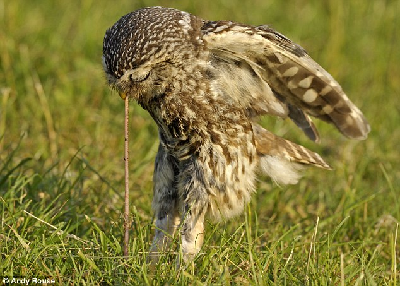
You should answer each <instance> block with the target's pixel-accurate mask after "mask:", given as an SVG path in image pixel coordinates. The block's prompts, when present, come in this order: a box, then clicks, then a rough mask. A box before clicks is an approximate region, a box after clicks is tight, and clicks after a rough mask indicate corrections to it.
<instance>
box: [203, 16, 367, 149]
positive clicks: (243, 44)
mask: <svg viewBox="0 0 400 286" xmlns="http://www.w3.org/2000/svg"><path fill="white" fill-rule="evenodd" d="M202 31H203V40H204V41H205V42H206V45H207V48H208V49H209V51H210V61H211V63H212V65H213V67H214V68H215V70H216V73H217V75H216V76H217V77H219V78H218V80H217V81H215V82H216V86H215V87H214V88H217V89H219V92H220V93H222V94H224V95H225V96H226V97H227V98H229V99H230V100H232V101H234V102H235V103H237V104H241V105H242V106H243V107H244V108H246V109H247V110H248V111H249V114H250V115H263V114H273V115H278V116H282V117H285V116H289V117H290V118H291V119H292V120H293V121H294V122H295V123H296V124H297V126H299V127H300V128H301V129H303V131H304V132H305V134H306V135H307V136H308V137H309V138H311V139H312V140H314V141H317V140H318V133H317V131H316V129H315V126H314V124H313V123H312V121H311V118H310V117H309V115H311V116H313V117H317V118H319V119H322V120H324V121H327V122H330V123H333V124H334V125H335V126H336V127H337V128H338V130H339V131H340V132H341V133H343V134H344V135H345V136H347V137H349V138H353V139H365V138H366V137H367V134H368V132H369V131H370V127H369V124H368V123H367V121H366V119H365V117H364V116H363V114H362V113H361V111H360V110H359V109H358V108H357V107H356V106H355V105H354V104H353V103H352V102H351V101H350V100H349V99H348V98H347V96H346V94H345V93H344V92H343V90H342V88H341V87H340V85H339V84H338V83H337V82H336V81H335V80H334V79H333V78H332V76H331V75H330V74H329V73H328V72H327V71H325V70H324V69H323V68H322V67H321V66H319V65H318V64H317V63H316V62H315V61H314V60H313V59H312V58H311V57H310V56H309V55H308V54H307V53H306V51H305V50H304V49H303V48H302V47H300V46H299V45H297V44H295V43H293V42H292V41H291V40H289V39H288V38H286V37H285V36H283V35H282V34H280V33H278V32H276V31H275V30H273V29H271V28H269V27H268V26H258V27H253V26H246V25H242V24H238V23H235V22H230V21H215V22H212V21H210V22H206V23H205V24H204V26H203V27H202Z"/></svg>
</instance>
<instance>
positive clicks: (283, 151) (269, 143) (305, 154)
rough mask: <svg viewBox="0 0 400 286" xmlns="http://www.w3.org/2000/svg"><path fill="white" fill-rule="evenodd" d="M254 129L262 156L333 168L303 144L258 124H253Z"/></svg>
mask: <svg viewBox="0 0 400 286" xmlns="http://www.w3.org/2000/svg"><path fill="white" fill-rule="evenodd" d="M253 131H254V134H255V140H256V147H257V152H258V154H259V155H261V156H262V155H265V156H274V157H280V158H284V159H286V160H287V161H290V162H294V163H299V164H304V165H313V166H316V167H320V168H323V169H331V167H330V166H329V165H328V164H327V163H326V162H325V161H324V160H323V159H322V158H321V156H320V155H319V154H317V153H314V152H312V151H310V150H308V149H307V148H305V147H303V146H301V145H298V144H295V143H293V142H290V141H289V140H285V139H283V138H281V137H279V136H276V135H275V134H273V133H271V132H269V131H267V130H265V129H264V128H262V127H261V126H259V125H256V124H254V125H253Z"/></svg>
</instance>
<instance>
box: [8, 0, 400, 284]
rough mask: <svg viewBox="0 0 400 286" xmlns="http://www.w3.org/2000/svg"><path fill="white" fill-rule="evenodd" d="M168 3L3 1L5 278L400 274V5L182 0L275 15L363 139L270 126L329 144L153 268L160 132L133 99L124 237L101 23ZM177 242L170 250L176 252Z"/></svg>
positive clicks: (214, 11)
mask: <svg viewBox="0 0 400 286" xmlns="http://www.w3.org/2000/svg"><path fill="white" fill-rule="evenodd" d="M151 5H163V6H170V5H171V4H170V3H169V1H130V0H129V1H128V0H126V1H118V3H117V2H113V1H105V0H97V1H92V0H82V1H56V2H55V1H50V0H43V1H22V0H14V1H7V0H0V94H1V96H0V216H1V223H0V253H1V254H0V257H1V259H0V277H8V278H11V277H27V278H30V279H32V278H34V277H37V278H52V279H54V280H55V281H56V283H57V284H75V283H76V284H86V285H93V284H94V285H96V284H107V283H108V284H113V285H121V284H125V283H128V284H137V285H142V284H152V285H158V284H167V285H168V284H169V285H174V284H177V285H186V284H194V285H200V284H214V285H228V284H238V285H239V284H250V285H263V284H265V285H270V284H276V285H396V284H399V283H400V282H399V281H400V277H399V271H400V270H399V269H400V267H399V266H398V264H399V261H400V246H399V245H400V239H399V236H400V235H399V234H398V233H399V229H398V222H399V221H400V196H399V195H400V188H399V186H400V164H399V162H400V152H399V150H400V148H399V146H398V142H400V127H399V123H400V101H399V94H400V49H399V47H398V43H399V41H400V29H399V27H400V17H399V15H400V1H398V0H397V1H396V0H395V1H389V0H386V1H385V0H375V1H363V0H352V1H345V0H326V1H316V0H311V1H301V0H298V1H294V0H289V1H278V0H275V1H274V0H271V1H259V0H252V1H239V0H232V1H209V3H207V4H205V3H204V2H203V1H185V0H178V1H174V7H175V8H178V9H181V10H186V11H189V12H192V13H194V14H196V15H199V16H201V17H203V18H207V19H231V20H235V21H239V22H245V23H250V24H271V25H272V26H273V27H274V28H276V29H277V30H279V31H280V32H282V33H283V34H285V35H287V36H288V37H290V38H292V39H293V40H295V41H296V42H298V43H300V44H301V45H302V46H303V47H305V48H306V49H307V50H308V52H309V53H310V54H311V56H312V57H313V58H315V59H316V60H317V61H318V62H319V63H321V65H322V66H324V67H325V68H326V69H327V70H328V71H330V72H331V73H332V75H333V76H334V77H335V78H336V79H337V80H338V81H339V82H340V83H341V84H342V86H343V88H344V89H345V91H346V92H347V94H348V95H349V97H350V98H351V99H352V100H353V101H354V102H355V103H356V104H357V105H358V106H360V108H361V109H362V110H363V111H364V113H365V115H366V117H367V118H368V119H369V121H370V123H371V126H372V131H371V134H370V137H369V138H368V139H367V140H366V141H363V142H354V141H349V140H347V139H344V138H343V137H342V136H341V135H340V134H338V132H336V131H335V130H334V129H333V128H332V127H330V126H327V125H326V124H323V123H319V124H318V127H319V129H320V134H321V137H322V142H321V144H319V145H316V144H313V143H312V142H309V141H307V139H306V138H305V136H304V135H302V134H301V132H300V131H298V130H296V128H295V127H294V126H293V124H291V123H289V122H286V121H285V122H283V121H275V120H271V119H268V120H267V119H265V120H263V123H264V124H265V126H266V127H267V128H268V129H270V130H271V131H273V132H275V133H278V134H280V135H284V136H285V137H286V138H288V139H291V140H293V141H295V142H297V143H300V144H304V145H305V146H307V147H309V148H310V149H312V150H315V151H317V152H319V153H320V154H322V155H323V157H324V158H325V159H326V160H327V161H328V162H329V163H330V164H331V165H332V166H333V168H334V170H333V171H323V170H315V169H312V170H311V169H310V170H309V171H308V172H307V176H306V177H305V178H304V179H303V180H302V181H301V182H300V183H299V184H298V185H296V186H290V187H278V186H276V185H274V184H273V183H271V181H270V180H268V179H267V178H262V179H261V180H260V182H259V184H258V188H257V194H256V195H254V196H253V200H252V202H251V204H250V205H249V207H248V208H247V209H246V212H245V214H243V215H242V216H241V217H239V218H238V219H235V220H232V221H228V222H224V223H219V224H212V223H207V230H206V241H205V244H204V247H203V248H202V251H201V254H200V255H199V256H198V257H197V258H196V260H195V262H194V265H192V266H191V267H188V268H187V269H185V270H182V269H180V270H176V269H175V263H174V261H175V258H176V254H175V253H169V254H166V255H165V257H163V258H162V260H161V263H160V264H159V265H158V267H157V269H156V270H155V271H154V272H150V271H149V269H148V266H147V265H146V263H145V261H146V253H147V251H148V249H149V246H150V242H151V238H152V234H153V233H154V226H153V224H152V219H153V218H152V211H151V197H152V183H151V181H152V172H153V170H152V169H153V161H154V157H155V154H156V149H157V144H158V143H157V128H156V126H155V124H154V123H153V121H152V119H151V118H150V116H148V114H147V113H146V112H145V111H143V110H141V109H140V107H138V106H134V107H132V113H131V125H130V128H131V129H130V134H131V142H130V154H131V161H130V164H131V165H130V172H131V178H130V181H131V218H132V232H131V244H130V253H131V256H130V257H129V259H125V258H123V257H122V249H121V242H122V240H123V229H122V228H123V215H122V210H123V197H122V195H123V188H124V183H123V175H124V168H123V162H124V161H123V145H124V144H123V142H124V138H123V129H124V128H123V121H124V118H123V112H124V104H123V101H122V100H120V98H119V97H118V96H117V95H116V94H115V93H113V92H111V91H110V90H109V88H108V87H107V86H106V84H105V79H104V76H103V73H102V67H101V55H102V39H103V35H104V32H105V30H106V29H107V28H108V27H109V26H111V25H112V24H113V23H114V22H115V21H116V20H118V19H119V17H120V16H122V15H124V14H126V13H128V12H130V11H133V10H135V9H137V8H140V7H143V6H151ZM173 250H174V251H175V250H176V248H174V249H173Z"/></svg>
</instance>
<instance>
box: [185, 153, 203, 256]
mask: <svg viewBox="0 0 400 286" xmlns="http://www.w3.org/2000/svg"><path fill="white" fill-rule="evenodd" d="M189 160H190V159H189ZM178 189H179V193H180V194H181V196H180V197H181V199H182V201H181V204H182V205H181V208H182V228H181V235H182V236H181V239H182V245H181V250H182V256H183V257H182V258H183V261H184V262H185V263H187V262H190V261H193V259H194V258H195V256H196V254H197V253H198V252H199V251H200V249H201V246H202V245H203V240H204V217H205V214H206V211H207V207H208V194H207V191H206V188H205V183H204V177H203V172H202V168H201V167H199V165H198V162H192V164H188V165H186V166H184V168H182V172H181V173H180V174H179V187H178Z"/></svg>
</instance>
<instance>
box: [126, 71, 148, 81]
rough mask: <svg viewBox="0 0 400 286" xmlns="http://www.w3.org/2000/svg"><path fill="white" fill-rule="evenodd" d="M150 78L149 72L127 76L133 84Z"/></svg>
mask: <svg viewBox="0 0 400 286" xmlns="http://www.w3.org/2000/svg"><path fill="white" fill-rule="evenodd" d="M149 76H150V71H148V72H146V73H131V74H129V80H130V81H133V82H142V81H145V80H146V79H148V78H149Z"/></svg>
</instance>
